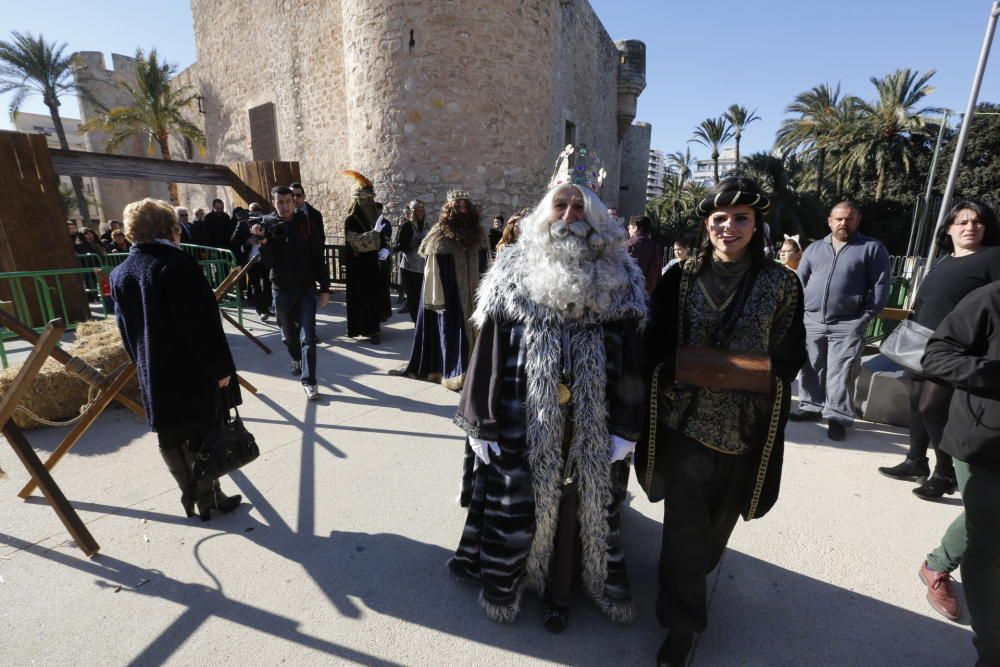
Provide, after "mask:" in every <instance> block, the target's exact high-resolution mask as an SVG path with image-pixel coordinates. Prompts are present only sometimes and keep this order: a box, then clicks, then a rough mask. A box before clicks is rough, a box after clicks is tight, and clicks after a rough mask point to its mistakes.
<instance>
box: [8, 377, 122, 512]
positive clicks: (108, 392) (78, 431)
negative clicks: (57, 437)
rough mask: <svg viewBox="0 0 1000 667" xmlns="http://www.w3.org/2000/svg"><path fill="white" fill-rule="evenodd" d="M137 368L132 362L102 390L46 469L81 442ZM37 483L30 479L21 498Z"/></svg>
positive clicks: (56, 451)
mask: <svg viewBox="0 0 1000 667" xmlns="http://www.w3.org/2000/svg"><path fill="white" fill-rule="evenodd" d="M135 370H136V369H135V364H132V363H130V364H129V365H128V366H126V367H125V368H124V369H122V371H121V372H120V373H118V375H117V376H116V377H115V379H114V381H113V382H112V383H111V386H110V387H108V388H106V389H104V390H103V391H102V392H101V394H100V395H99V396H98V397H97V399H96V400H95V401H94V404H93V405H91V406H90V408H89V409H88V410H87V411H86V412H85V413H84V414H83V416H82V417H81V418H80V421H78V422H77V423H76V424H74V425H73V429H72V430H71V431H70V432H69V433H67V434H66V437H65V438H63V441H62V442H60V443H59V446H58V447H56V449H55V451H54V452H52V454H51V455H50V456H49V458H48V460H46V461H45V469H46V470H52V469H53V468H55V467H56V464H57V463H59V460H60V459H62V457H63V456H65V455H66V454H67V453H68V452H69V450H71V449H73V446H74V445H75V444H76V443H77V442H79V440H80V438H82V437H83V434H84V433H86V432H87V429H88V428H90V425H91V424H93V423H94V421H95V420H96V419H97V418H98V417H100V416H101V413H102V412H104V409H105V408H106V407H108V403H110V402H111V399H112V398H114V397H115V396H117V395H118V392H120V391H121V390H122V389H123V388H124V387H125V385H126V384H128V382H129V380H131V379H132V377H133V376H134V375H135ZM37 483H38V480H37V479H35V478H32V479H30V480H28V483H27V484H25V485H24V488H22V489H21V490H20V491H19V492H18V494H17V495H18V496H19V497H20V498H25V499H27V497H28V496H30V495H31V492H32V491H34V490H35V487H36V486H37Z"/></svg>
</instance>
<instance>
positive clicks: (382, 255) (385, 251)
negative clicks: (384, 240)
mask: <svg viewBox="0 0 1000 667" xmlns="http://www.w3.org/2000/svg"><path fill="white" fill-rule="evenodd" d="M388 256H389V249H388V248H382V249H381V250H379V251H378V258H379V260H380V261H383V262H384V261H385V258H386V257H388Z"/></svg>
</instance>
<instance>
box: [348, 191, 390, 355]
mask: <svg viewBox="0 0 1000 667" xmlns="http://www.w3.org/2000/svg"><path fill="white" fill-rule="evenodd" d="M347 173H348V175H350V176H351V177H352V178H354V179H355V181H356V182H357V184H358V187H357V189H356V190H355V191H354V203H353V204H352V205H351V209H350V210H349V211H348V212H347V219H346V220H345V221H344V237H345V238H346V239H347V258H346V259H347V335H348V336H350V337H351V338H354V337H366V338H368V340H369V341H370V342H371V343H373V344H375V345H377V344H378V343H379V337H380V331H381V326H380V325H381V322H382V317H383V315H384V314H385V312H384V311H385V281H384V280H383V278H382V273H381V272H380V271H379V253H380V252H381V250H382V235H381V234H380V233H379V231H378V230H377V229H375V222H376V220H377V219H378V213H377V212H376V209H375V189H374V188H373V187H372V182H371V181H369V180H368V179H367V178H365V177H364V176H362V175H361V174H359V173H358V172H355V171H351V172H347Z"/></svg>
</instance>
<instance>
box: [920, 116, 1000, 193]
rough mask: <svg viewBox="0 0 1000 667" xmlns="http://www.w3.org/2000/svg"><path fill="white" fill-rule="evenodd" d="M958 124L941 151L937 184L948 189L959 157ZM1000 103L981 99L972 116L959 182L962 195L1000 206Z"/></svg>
mask: <svg viewBox="0 0 1000 667" xmlns="http://www.w3.org/2000/svg"><path fill="white" fill-rule="evenodd" d="M957 130H958V128H956V131H954V132H953V133H952V136H951V140H950V141H949V142H948V143H947V144H946V145H945V147H944V148H943V149H942V151H941V158H940V161H939V167H938V173H937V176H936V178H935V186H936V188H937V189H938V191H944V187H945V184H946V183H947V181H948V170H949V168H950V167H951V161H952V160H953V159H954V157H955V140H956V139H957V137H958V131H957ZM998 183H1000V104H993V103H990V102H980V103H979V104H978V105H976V111H975V114H974V115H973V117H972V127H970V128H969V136H968V139H967V140H966V144H965V154H964V155H963V156H962V165H961V169H960V170H959V172H958V179H957V181H956V182H955V194H956V196H958V197H975V198H977V199H982V200H984V201H986V202H988V203H989V204H990V205H991V206H992V207H993V208H994V210H1000V192H998V190H997V184H998Z"/></svg>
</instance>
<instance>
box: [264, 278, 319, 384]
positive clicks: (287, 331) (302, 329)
mask: <svg viewBox="0 0 1000 667" xmlns="http://www.w3.org/2000/svg"><path fill="white" fill-rule="evenodd" d="M274 305H275V309H276V312H277V314H278V326H279V327H281V342H283V343H284V344H285V347H287V348H288V354H289V355H291V357H292V359H293V360H294V361H301V362H302V384H316V289H315V288H311V289H308V290H306V291H304V292H302V293H295V292H287V291H285V290H279V289H275V290H274Z"/></svg>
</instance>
